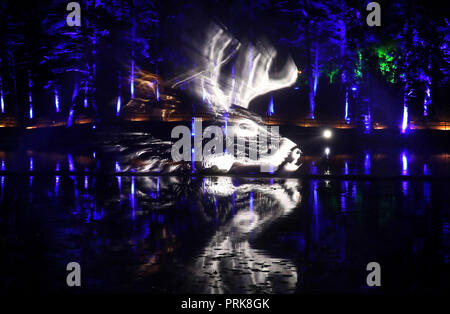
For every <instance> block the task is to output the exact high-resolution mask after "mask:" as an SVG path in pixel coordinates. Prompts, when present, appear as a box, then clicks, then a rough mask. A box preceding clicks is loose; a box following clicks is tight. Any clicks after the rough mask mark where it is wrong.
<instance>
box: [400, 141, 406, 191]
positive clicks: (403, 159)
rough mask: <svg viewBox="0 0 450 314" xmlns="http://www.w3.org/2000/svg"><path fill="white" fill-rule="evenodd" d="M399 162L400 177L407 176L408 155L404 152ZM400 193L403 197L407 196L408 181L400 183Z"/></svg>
mask: <svg viewBox="0 0 450 314" xmlns="http://www.w3.org/2000/svg"><path fill="white" fill-rule="evenodd" d="M400 160H401V163H402V175H404V176H406V175H408V154H407V152H406V151H405V150H404V151H403V152H402V153H401V155H400ZM402 193H403V195H404V196H406V195H407V194H408V181H402Z"/></svg>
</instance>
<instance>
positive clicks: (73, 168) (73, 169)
mask: <svg viewBox="0 0 450 314" xmlns="http://www.w3.org/2000/svg"><path fill="white" fill-rule="evenodd" d="M67 161H68V163H69V171H70V172H73V171H75V167H74V165H73V158H72V155H71V154H67Z"/></svg>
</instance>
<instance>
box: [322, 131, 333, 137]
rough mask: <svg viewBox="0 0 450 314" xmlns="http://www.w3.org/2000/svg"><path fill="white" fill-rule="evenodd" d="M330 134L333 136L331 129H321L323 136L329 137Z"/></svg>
mask: <svg viewBox="0 0 450 314" xmlns="http://www.w3.org/2000/svg"><path fill="white" fill-rule="evenodd" d="M331 136H333V132H331V130H325V131H323V137H325V138H330V137H331Z"/></svg>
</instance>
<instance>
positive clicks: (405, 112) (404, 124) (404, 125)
mask: <svg viewBox="0 0 450 314" xmlns="http://www.w3.org/2000/svg"><path fill="white" fill-rule="evenodd" d="M407 128H408V107H406V106H403V118H402V134H405V133H406V129H407Z"/></svg>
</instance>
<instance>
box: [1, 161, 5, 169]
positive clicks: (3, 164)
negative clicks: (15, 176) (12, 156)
mask: <svg viewBox="0 0 450 314" xmlns="http://www.w3.org/2000/svg"><path fill="white" fill-rule="evenodd" d="M1 169H2V171H5V169H6V167H5V161H4V160H2V168H1Z"/></svg>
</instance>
